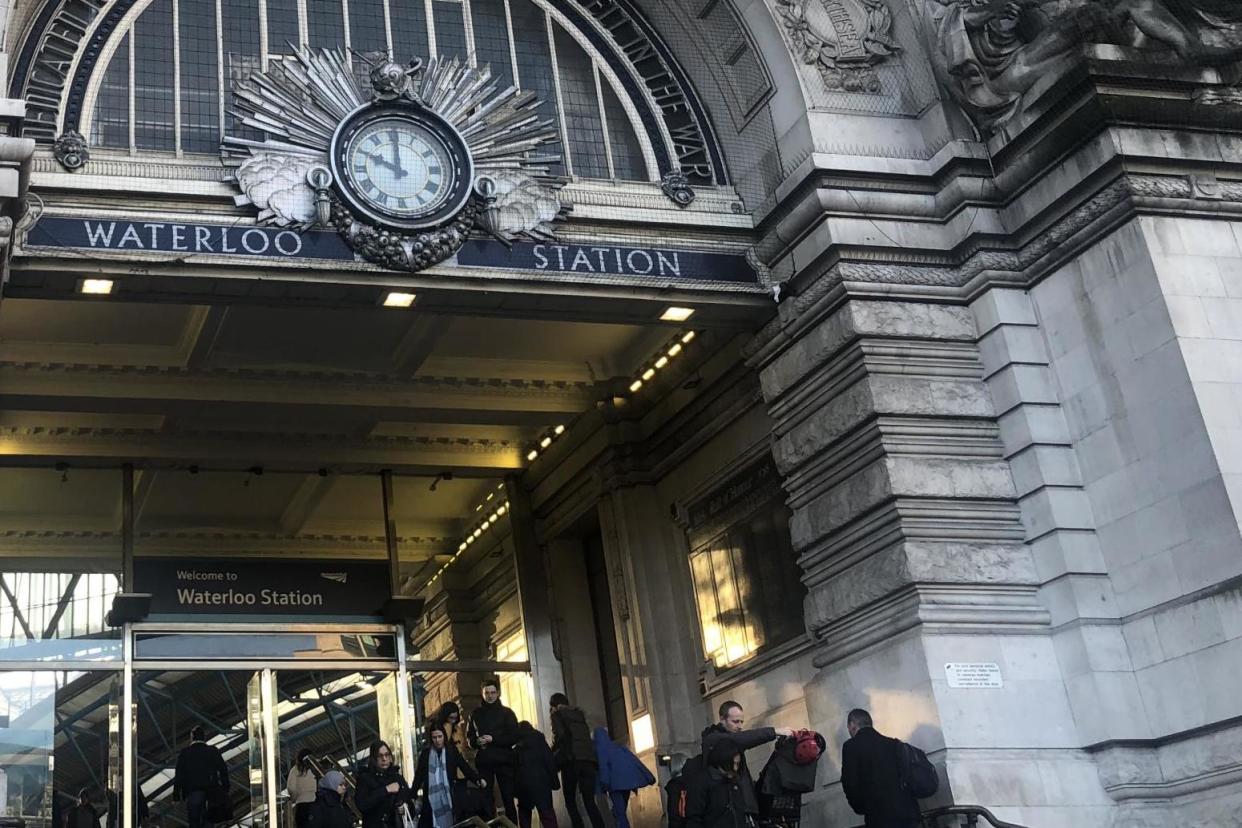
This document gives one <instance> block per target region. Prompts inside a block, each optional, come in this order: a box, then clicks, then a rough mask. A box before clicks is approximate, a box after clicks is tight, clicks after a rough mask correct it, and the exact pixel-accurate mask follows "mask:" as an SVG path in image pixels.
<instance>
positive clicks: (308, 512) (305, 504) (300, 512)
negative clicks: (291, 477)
mask: <svg viewBox="0 0 1242 828" xmlns="http://www.w3.org/2000/svg"><path fill="white" fill-rule="evenodd" d="M335 484H336V478H335V477H334V476H332V475H327V474H325V475H318V474H315V475H307V476H306V477H305V478H304V479H303V480H302V484H301V485H300V486H298V490H297V491H296V492H294V493H293V496H292V497H290V498H289V503H288V505H286V506H285V510H284V512H282V513H281V515H280V521H279V523H280V528H281V531H283V532H285V533H286V534H289V535H300V534H302V530H303V529H305V528H306V524H307V523H308V522H310V519H311V518H312V517H314V515H315V512H316V511H317V510H318V509H319V506H320V505H321V504H322V503H323V501H324V498H326V497H327V496H328V493H329V492H330V491H332V487H333V486H334V485H335Z"/></svg>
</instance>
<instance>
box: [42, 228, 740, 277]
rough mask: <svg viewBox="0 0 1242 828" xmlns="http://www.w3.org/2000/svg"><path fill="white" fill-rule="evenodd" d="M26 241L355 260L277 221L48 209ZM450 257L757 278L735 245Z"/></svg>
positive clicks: (573, 269)
mask: <svg viewBox="0 0 1242 828" xmlns="http://www.w3.org/2000/svg"><path fill="white" fill-rule="evenodd" d="M24 248H26V249H29V250H30V251H31V252H34V251H35V250H36V249H43V248H47V249H71V250H96V251H100V252H103V251H107V252H115V253H134V252H139V253H142V252H158V253H184V254H187V255H204V256H226V257H239V258H252V259H254V258H264V259H272V258H275V259H284V260H290V261H294V260H299V261H308V260H309V261H351V262H352V261H355V260H356V259H357V256H356V255H355V252H354V251H353V250H351V249H350V247H349V246H348V245H347V244H346V243H345V241H344V240H343V239H342V238H341V236H340V235H339V234H338V233H335V232H331V231H325V230H308V231H305V232H301V233H299V232H296V231H294V230H283V229H279V228H274V227H257V226H250V225H227V224H207V223H180V222H152V221H116V220H113V219H97V218H85V217H83V218H78V217H66V216H45V217H43V218H41V219H40V220H39V221H38V222H36V223H35V224H34V226H33V227H31V228H30V230H29V231H28V233H27V236H26V241H25V244H24ZM446 264H456V265H457V266H458V267H465V268H480V269H487V270H493V271H495V270H499V271H521V272H536V273H561V274H575V275H579V276H583V277H586V278H590V277H591V276H592V275H601V274H602V275H612V276H629V277H636V278H640V279H643V278H660V279H665V280H686V281H696V282H697V281H711V282H732V283H743V284H745V283H751V284H754V283H757V282H758V279H757V276H756V274H755V270H754V268H753V267H752V266H751V265H750V263H749V262H748V261H747V260H746V257H745V256H743V255H741V254H738V253H722V252H717V251H706V250H687V249H679V248H665V247H627V246H618V245H610V244H576V243H575V244H570V243H563V242H543V243H535V242H528V241H515V242H513V243H512V244H510V245H508V246H506V245H505V244H502V243H501V242H499V241H496V240H493V239H471V240H469V241H467V242H466V243H465V244H463V245H462V246H461V248H460V249H459V250H458V251H457V254H456V256H455V259H450V260H449V261H448V262H446Z"/></svg>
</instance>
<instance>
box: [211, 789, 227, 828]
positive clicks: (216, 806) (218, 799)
mask: <svg viewBox="0 0 1242 828" xmlns="http://www.w3.org/2000/svg"><path fill="white" fill-rule="evenodd" d="M232 818H233V799H232V797H230V796H229V789H228V788H212V789H210V790H209V791H207V821H208V822H228V821H229V820H231V819H232Z"/></svg>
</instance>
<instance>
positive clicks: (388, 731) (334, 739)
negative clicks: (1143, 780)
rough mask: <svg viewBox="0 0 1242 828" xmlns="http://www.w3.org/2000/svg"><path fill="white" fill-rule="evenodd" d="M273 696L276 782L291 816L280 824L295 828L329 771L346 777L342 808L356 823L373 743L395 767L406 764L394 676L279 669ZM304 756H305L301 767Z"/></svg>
mask: <svg viewBox="0 0 1242 828" xmlns="http://www.w3.org/2000/svg"><path fill="white" fill-rule="evenodd" d="M276 696H277V702H276V717H277V721H278V722H279V726H278V732H279V740H278V754H279V756H280V765H279V768H278V770H279V777H278V778H279V780H280V782H281V783H282V784H283V785H284V786H285V790H286V791H287V792H288V798H287V802H286V805H285V806H284V808H285V810H286V811H287V812H293V814H289V813H287V814H286V815H285V821H284V822H282V823H281V824H282V825H293V824H294V819H295V816H294V814H296V812H297V811H299V810H305V809H306V808H308V807H309V805H310V803H311V802H313V801H314V796H315V786H316V784H317V782H316V777H322V776H323V774H325V773H327V772H328V771H329V770H333V769H336V770H340V771H341V772H342V773H344V774H345V779H346V787H347V794H346V799H345V802H346V805H347V807H348V808H349V809H350V810H351V811H352V812H353V814H354V816H355V818H360V817H361V815H360V814H359V813H358V810H357V807H356V806H355V803H354V801H353V792H354V789H355V782H356V775H357V772H358V770H360V769H361V767H362V766H363V765H364V764H365V763H366V762H367V761H368V759H369V757H370V747H371V743H372V742H374V741H376V740H381V741H383V742H385V743H387V745H388V746H389V750H390V751H391V752H392V753H393V755H394V757H395V759H396V762H395V763H396V764H397V766H398V767H401V766H403V765H405V764H407V763H406V762H404V761H403V758H404V757H403V756H402V740H401V737H400V707H399V704H398V700H397V675H396V673H391V672H344V671H317V670H316V671H302V670H281V671H280V672H278V673H277V674H276ZM303 751H306V752H307V754H308V755H307V756H306V757H305V759H304V765H303V766H301V767H299V766H298V761H297V760H298V757H299V755H301V754H302V752H303ZM308 770H309V774H307V771H308Z"/></svg>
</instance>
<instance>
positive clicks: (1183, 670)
mask: <svg viewBox="0 0 1242 828" xmlns="http://www.w3.org/2000/svg"><path fill="white" fill-rule="evenodd" d="M1238 230H1242V225H1238V224H1234V223H1230V222H1224V221H1210V220H1199V219H1185V218H1177V219H1174V218H1143V219H1140V220H1135V221H1131V222H1130V223H1128V224H1126V225H1124V226H1123V227H1121V228H1120V229H1118V230H1116V231H1115V232H1113V233H1112V234H1110V235H1109V236H1108V237H1107V238H1105V239H1103V240H1101V241H1100V242H1098V243H1097V244H1095V245H1094V246H1093V247H1092V248H1091V249H1090V250H1088V251H1087V252H1085V253H1084V254H1082V255H1081V256H1079V257H1078V258H1077V259H1075V260H1074V261H1072V262H1071V263H1069V264H1067V265H1065V266H1064V267H1062V268H1060V269H1058V270H1057V271H1055V272H1054V273H1052V274H1051V275H1049V276H1048V278H1046V279H1045V280H1044V281H1042V282H1040V283H1039V284H1038V285H1037V286H1035V287H1034V288H1033V289H1032V290H1031V292H1030V299H1031V301H1032V304H1033V308H1034V311H1035V317H1036V318H1035V319H1033V320H1029V321H1031V322H1033V323H1034V325H1033V326H1032V327H1031V328H1030V330H1032V331H1034V330H1038V331H1039V332H1040V334H1041V336H1040V337H1038V341H1034V340H1033V341H1031V344H1030V353H1031V354H1033V355H1034V357H1033V358H1032V361H1033V362H1034V363H1036V364H1043V363H1045V362H1046V363H1047V364H1048V366H1049V368H1050V369H1051V379H1052V380H1053V382H1054V385H1055V392H1056V396H1055V401H1056V402H1055V404H1049V405H1046V406H1043V408H1044V409H1045V414H1046V415H1047V417H1048V419H1049V420H1050V421H1055V423H1054V425H1053V426H1052V427H1051V432H1054V433H1055V434H1054V437H1053V438H1052V441H1053V442H1057V443H1059V442H1060V440H1061V437H1062V434H1061V428H1062V424H1063V427H1064V435H1063V436H1064V438H1065V439H1066V440H1067V442H1068V445H1070V446H1072V448H1073V457H1072V458H1066V459H1065V462H1060V461H1059V460H1058V461H1057V463H1056V466H1057V467H1058V468H1060V469H1061V470H1062V472H1063V482H1068V483H1069V484H1070V485H1069V487H1068V488H1067V491H1082V492H1084V493H1085V495H1086V499H1087V503H1086V504H1082V503H1077V502H1076V503H1075V504H1074V506H1073V509H1072V511H1070V510H1067V511H1066V512H1064V513H1063V514H1062V518H1063V519H1064V520H1065V521H1069V522H1070V525H1071V526H1072V529H1073V532H1074V534H1075V535H1076V537H1077V540H1078V543H1077V545H1076V546H1075V549H1077V550H1078V551H1079V552H1081V553H1082V554H1080V555H1079V556H1078V557H1077V560H1076V563H1070V562H1071V557H1070V556H1067V555H1064V554H1062V555H1061V556H1060V560H1062V561H1064V562H1065V563H1066V564H1067V565H1066V566H1065V574H1064V575H1063V576H1062V577H1061V578H1060V580H1064V581H1067V582H1072V581H1074V580H1075V578H1078V580H1079V581H1080V586H1081V584H1083V583H1088V584H1091V586H1090V587H1089V588H1080V589H1078V590H1076V591H1075V590H1061V591H1058V590H1056V589H1053V588H1052V587H1051V586H1050V585H1046V586H1045V588H1044V589H1043V590H1041V596H1042V597H1044V599H1045V600H1046V602H1047V603H1048V605H1049V606H1050V608H1052V610H1053V615H1054V627H1055V628H1056V629H1057V632H1056V634H1055V640H1057V642H1058V656H1059V657H1060V661H1061V665H1062V669H1063V671H1064V672H1065V674H1066V681H1067V683H1068V684H1069V686H1070V693H1071V698H1072V700H1073V703H1074V714H1075V719H1076V721H1077V723H1078V727H1079V730H1080V737H1081V739H1082V744H1083V745H1085V746H1087V745H1096V746H1098V747H1099V748H1100V767H1101V778H1102V780H1103V782H1104V784H1105V786H1106V787H1107V788H1108V789H1109V791H1110V793H1111V794H1112V795H1113V797H1114V798H1116V799H1118V800H1120V801H1122V802H1123V803H1125V808H1126V813H1129V814H1132V815H1134V814H1146V815H1145V816H1132V817H1129V818H1133V819H1135V820H1137V821H1136V822H1134V823H1133V824H1159V818H1158V817H1155V818H1156V820H1157V821H1156V822H1151V821H1150V820H1151V819H1152V818H1153V816H1152V815H1153V814H1156V813H1159V814H1164V815H1166V816H1167V815H1168V813H1169V812H1167V811H1165V810H1160V809H1161V808H1163V807H1164V806H1161V805H1159V803H1158V802H1157V801H1156V800H1162V799H1167V798H1168V797H1170V796H1172V797H1174V798H1175V799H1174V802H1175V803H1176V802H1178V801H1179V800H1177V799H1176V797H1179V796H1180V797H1184V798H1187V804H1186V808H1190V807H1191V806H1190V804H1189V803H1190V798H1192V797H1202V796H1203V793H1202V792H1204V791H1212V792H1213V793H1212V794H1211V795H1212V796H1216V797H1219V796H1220V795H1221V794H1222V793H1223V791H1222V790H1221V788H1222V787H1224V788H1225V790H1229V787H1228V786H1230V785H1235V786H1236V782H1232V781H1231V777H1232V776H1233V775H1236V774H1238V772H1239V770H1242V763H1239V762H1238V761H1237V758H1236V757H1237V755H1238V754H1237V751H1236V745H1237V744H1238V743H1239V742H1240V741H1242V739H1240V738H1239V736H1238V735H1235V733H1234V732H1233V731H1230V729H1229V728H1228V727H1225V726H1224V725H1221V724H1220V723H1223V722H1226V721H1227V720H1229V719H1231V718H1233V717H1237V716H1239V715H1242V696H1239V694H1238V693H1237V692H1236V690H1235V689H1234V687H1233V685H1234V683H1235V682H1234V680H1233V679H1234V677H1236V675H1237V671H1238V668H1239V666H1240V665H1242V600H1239V592H1238V590H1237V587H1236V584H1234V583H1233V581H1234V579H1236V578H1237V577H1238V576H1239V575H1242V537H1240V535H1239V526H1238V515H1239V514H1240V513H1242V512H1240V511H1239V506H1240V505H1242V500H1239V497H1242V488H1240V487H1239V480H1240V479H1242V478H1239V476H1238V474H1239V472H1240V471H1242V451H1240V449H1242V442H1240V438H1242V246H1240V245H1239V236H1238V235H1237V232H1238ZM1016 303H1017V304H1021V298H1019V299H1018V300H1017V301H1016ZM1041 347H1042V351H1041ZM1041 393H1044V394H1045V396H1046V389H1044V391H1043V392H1041ZM1062 418H1063V420H1062ZM1057 451H1058V452H1060V449H1058V450H1057ZM1011 462H1014V468H1015V479H1021V478H1022V477H1023V472H1022V471H1020V466H1021V463H1020V462H1015V461H1013V460H1011ZM1079 487H1080V488H1079ZM1067 502H1068V501H1067ZM1084 506H1086V507H1088V508H1084ZM1023 511H1024V517H1025V519H1026V523H1027V525H1028V527H1033V526H1034V525H1035V524H1036V523H1038V522H1039V521H1040V518H1039V517H1038V515H1039V513H1040V512H1041V510H1040V509H1038V508H1036V507H1035V504H1028V503H1026V502H1024V503H1023ZM1036 531H1037V530H1036ZM1041 537H1042V536H1041ZM1040 542H1041V541H1040V540H1036V541H1035V543H1037V544H1038V543H1040ZM1097 549H1098V555H1099V557H1098V559H1097V557H1096V550H1097ZM1037 557H1039V555H1038V554H1037ZM1075 566H1076V567H1077V569H1078V570H1079V572H1078V574H1077V575H1075V574H1074V569H1075ZM1101 572H1104V573H1107V584H1100V583H1099V579H1098V575H1099V573H1101ZM1045 574H1046V575H1047V577H1049V578H1050V579H1052V580H1050V582H1049V584H1051V583H1054V582H1055V581H1056V580H1057V573H1056V572H1054V571H1051V570H1047V571H1045ZM1086 576H1089V577H1086ZM1093 606H1095V608H1096V610H1097V611H1096V612H1094V613H1091V608H1092V607H1093ZM1110 612H1115V620H1113V621H1112V622H1111V624H1109V623H1104V621H1105V620H1106V619H1107V618H1108V615H1109V613H1110ZM1084 619H1086V621H1085V622H1084ZM1096 619H1098V622H1097V621H1096ZM1087 630H1090V631H1091V632H1090V635H1084V632H1085V631H1087ZM1117 630H1119V631H1120V632H1121V638H1120V639H1119V638H1118V637H1117V635H1116V632H1115V631H1117ZM1071 638H1073V639H1076V640H1075V641H1071ZM1200 728H1201V729H1206V731H1208V732H1210V733H1213V734H1215V735H1213V736H1212V738H1213V739H1216V740H1218V743H1216V744H1215V748H1213V749H1209V746H1207V745H1205V744H1204V743H1202V742H1196V740H1197V739H1199V738H1201V736H1202V734H1199V735H1197V736H1196V735H1193V734H1187V733H1186V732H1187V731H1191V730H1193V729H1200ZM1115 740H1140V741H1139V742H1138V743H1137V744H1138V745H1139V746H1134V745H1135V744H1136V743H1134V742H1130V743H1129V745H1116V744H1114V742H1115ZM1143 740H1146V743H1148V744H1150V747H1142V745H1143V744H1144V741H1143ZM1183 743H1184V744H1183ZM1226 744H1228V745H1232V746H1234V747H1233V748H1230V749H1224V746H1225V745H1226ZM1192 745H1193V747H1192ZM1209 798H1210V797H1209ZM1179 807H1180V806H1179ZM1205 808H1206V810H1205ZM1152 809H1155V810H1152ZM1193 810H1194V811H1195V812H1197V813H1212V809H1211V808H1210V807H1207V806H1204V805H1202V803H1200V804H1198V805H1195V806H1194V808H1193ZM1175 813H1181V812H1180V811H1175ZM1187 813H1189V811H1187ZM1127 824H1130V823H1127ZM1204 824H1207V823H1204Z"/></svg>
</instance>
